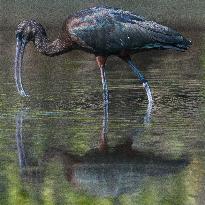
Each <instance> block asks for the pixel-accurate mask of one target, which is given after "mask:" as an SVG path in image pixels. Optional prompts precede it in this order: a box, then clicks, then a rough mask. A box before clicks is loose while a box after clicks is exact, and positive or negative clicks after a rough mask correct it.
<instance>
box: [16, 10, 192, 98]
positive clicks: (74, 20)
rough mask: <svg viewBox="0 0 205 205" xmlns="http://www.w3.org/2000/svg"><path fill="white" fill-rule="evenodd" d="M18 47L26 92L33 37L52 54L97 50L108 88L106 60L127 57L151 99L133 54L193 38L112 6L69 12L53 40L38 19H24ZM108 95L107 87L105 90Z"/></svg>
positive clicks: (182, 43) (178, 45)
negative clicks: (27, 51) (25, 64)
mask: <svg viewBox="0 0 205 205" xmlns="http://www.w3.org/2000/svg"><path fill="white" fill-rule="evenodd" d="M16 37H17V51H16V61H15V79H16V85H17V89H18V91H19V93H20V94H21V95H22V96H25V95H26V94H25V92H24V90H23V87H22V84H21V74H20V69H21V60H22V58H23V51H24V47H25V45H26V43H27V42H28V41H33V43H34V45H35V47H36V48H37V50H38V51H39V52H41V53H43V54H45V55H48V56H55V55H60V54H62V53H65V52H68V51H71V50H73V49H80V50H84V51H86V52H89V53H93V54H94V55H95V56H96V61H97V64H98V66H99V67H100V70H101V77H102V83H103V89H104V90H107V84H106V79H105V72H104V67H105V62H106V59H107V57H108V56H110V55H117V56H119V57H120V58H121V59H123V60H125V61H126V62H127V63H128V64H129V65H130V66H131V68H132V70H133V71H134V73H135V74H136V75H137V76H138V77H139V79H140V81H141V82H142V83H143V85H144V87H145V89H146V92H147V95H148V98H149V100H152V98H151V97H150V96H151V91H150V89H149V86H148V84H147V81H146V80H145V79H144V76H143V75H142V74H141V73H140V72H139V70H138V69H137V67H136V66H134V65H133V64H132V62H131V59H130V55H131V54H133V53H136V52H138V51H141V50H144V49H156V48H158V49H170V48H171V49H176V50H186V49H187V48H188V47H189V46H190V45H191V42H190V41H189V40H186V39H185V38H184V37H183V36H182V35H181V34H179V33H178V32H176V31H174V30H172V29H170V28H168V27H166V26H162V25H160V24H158V23H156V22H153V21H149V20H146V19H145V18H144V17H141V16H138V15H135V14H133V13H131V12H129V11H123V10H121V9H115V8H110V7H105V6H101V7H93V8H88V9H85V10H82V11H79V12H77V13H75V14H73V15H71V16H69V17H68V18H67V19H66V20H65V22H64V24H63V27H62V30H61V31H60V33H59V36H58V38H57V39H56V40H55V41H53V42H51V41H50V40H49V39H48V38H47V35H46V32H45V30H44V28H43V26H42V25H41V24H40V23H38V22H36V21H35V20H29V21H28V20H27V21H23V22H22V23H21V24H19V26H18V29H17V31H16ZM104 94H105V98H108V93H107V91H106V92H105V93H104Z"/></svg>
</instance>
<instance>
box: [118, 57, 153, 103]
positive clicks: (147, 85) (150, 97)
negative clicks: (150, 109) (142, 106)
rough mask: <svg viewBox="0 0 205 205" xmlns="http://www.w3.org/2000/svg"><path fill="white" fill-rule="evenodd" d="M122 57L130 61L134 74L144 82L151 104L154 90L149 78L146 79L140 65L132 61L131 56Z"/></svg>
mask: <svg viewBox="0 0 205 205" xmlns="http://www.w3.org/2000/svg"><path fill="white" fill-rule="evenodd" d="M122 59H123V60H125V61H126V62H127V63H128V65H129V66H130V67H131V69H132V71H133V72H134V74H135V75H136V76H137V77H138V78H139V80H140V83H142V84H143V87H144V88H145V91H146V94H147V98H148V101H149V104H151V103H153V98H152V92H151V89H150V86H149V84H148V82H147V80H146V79H145V77H144V75H143V74H142V73H141V72H140V70H139V67H138V66H137V65H135V64H134V63H133V62H132V60H131V58H130V57H126V58H122Z"/></svg>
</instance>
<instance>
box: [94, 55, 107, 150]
mask: <svg viewBox="0 0 205 205" xmlns="http://www.w3.org/2000/svg"><path fill="white" fill-rule="evenodd" d="M106 60H107V57H104V56H97V57H96V62H97V64H98V66H99V68H100V73H101V80H102V85H103V113H104V114H103V127H102V132H101V135H100V145H99V149H100V150H101V151H106V150H107V132H108V104H109V94H108V86H107V80H106V75H105V62H106Z"/></svg>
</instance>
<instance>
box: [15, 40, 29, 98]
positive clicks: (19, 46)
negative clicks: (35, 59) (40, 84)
mask: <svg viewBox="0 0 205 205" xmlns="http://www.w3.org/2000/svg"><path fill="white" fill-rule="evenodd" d="M26 43H27V42H26V41H25V40H24V39H23V38H21V39H20V38H19V37H17V38H16V57H15V67H14V78H15V82H16V88H17V90H18V93H19V94H20V95H21V96H23V97H26V96H29V95H28V94H26V92H25V91H24V89H23V85H22V82H21V68H22V60H23V54H24V49H25V46H26Z"/></svg>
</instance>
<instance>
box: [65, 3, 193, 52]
mask: <svg viewBox="0 0 205 205" xmlns="http://www.w3.org/2000/svg"><path fill="white" fill-rule="evenodd" d="M65 29H66V32H67V33H68V34H69V35H70V36H71V39H72V40H73V42H76V40H77V42H78V43H79V44H78V46H79V48H81V49H82V48H85V49H86V50H88V51H89V52H91V53H94V54H98V55H111V54H115V55H120V54H121V53H122V51H126V52H128V53H135V52H137V51H139V50H140V49H148V48H176V49H186V48H187V46H188V45H190V42H189V41H187V40H186V39H185V38H184V37H182V36H181V35H180V34H179V33H178V32H176V31H174V30H172V29H170V28H168V27H166V26H162V25H160V24H157V23H156V22H153V21H148V20H145V18H143V17H141V16H137V15H134V14H133V13H131V12H128V11H123V10H121V9H113V8H109V7H94V8H89V9H86V10H82V11H80V12H78V13H76V14H74V15H73V16H70V17H68V18H67V20H66V21H65V26H64V30H65Z"/></svg>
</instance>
